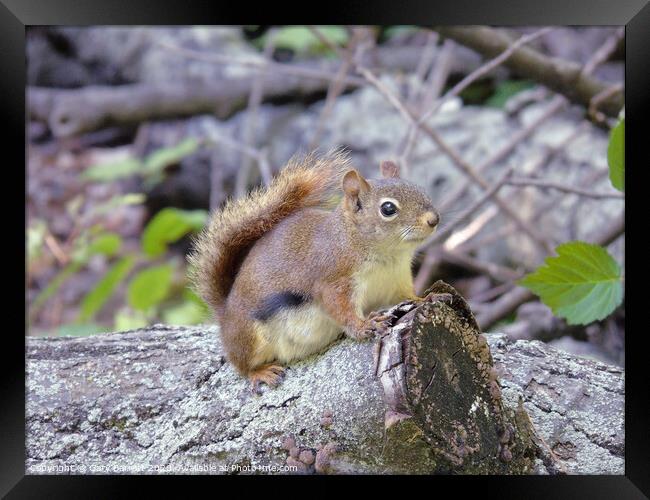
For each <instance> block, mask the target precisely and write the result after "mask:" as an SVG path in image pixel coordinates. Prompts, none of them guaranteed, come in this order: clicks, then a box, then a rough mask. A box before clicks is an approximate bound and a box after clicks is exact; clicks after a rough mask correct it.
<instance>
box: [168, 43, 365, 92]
mask: <svg viewBox="0 0 650 500" xmlns="http://www.w3.org/2000/svg"><path fill="white" fill-rule="evenodd" d="M158 43H159V45H161V46H162V47H164V48H166V49H168V50H170V51H172V52H176V53H177V54H179V55H182V56H184V57H188V58H190V59H196V60H200V61H205V62H207V63H213V64H238V65H240V66H247V67H250V68H264V69H266V70H267V71H268V70H273V71H278V72H280V73H284V74H287V75H292V76H298V77H302V78H315V79H317V80H329V81H331V80H333V79H334V77H333V76H332V74H331V73H330V72H328V71H322V70H319V69H314V68H307V67H301V66H295V65H291V64H284V63H278V62H270V61H264V60H259V59H244V58H241V57H232V56H228V55H224V54H213V53H209V54H207V53H204V52H199V51H196V50H190V49H185V48H183V47H179V46H177V45H173V44H170V43H166V42H158ZM345 83H346V84H348V85H354V86H360V85H364V84H365V82H364V80H363V79H362V78H358V77H354V76H348V77H346V78H345Z"/></svg>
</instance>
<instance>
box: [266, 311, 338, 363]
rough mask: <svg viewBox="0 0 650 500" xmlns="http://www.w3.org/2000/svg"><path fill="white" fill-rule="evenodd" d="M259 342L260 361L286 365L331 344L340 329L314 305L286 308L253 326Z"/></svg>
mask: <svg viewBox="0 0 650 500" xmlns="http://www.w3.org/2000/svg"><path fill="white" fill-rule="evenodd" d="M256 329H257V331H258V334H259V337H260V339H261V342H260V349H259V359H260V362H262V363H264V362H269V361H272V360H277V361H279V362H281V363H288V362H290V361H293V360H298V359H303V358H306V357H307V356H309V355H310V354H313V353H315V352H318V351H320V350H321V349H323V348H324V347H326V346H327V345H329V344H331V343H332V342H333V341H334V340H336V338H337V337H338V336H339V335H340V334H341V333H342V332H343V328H342V327H341V326H340V325H338V324H336V322H335V321H334V320H333V319H332V318H331V317H330V316H328V315H327V314H326V313H325V312H324V311H323V310H322V309H321V307H320V306H318V305H317V304H306V305H303V306H300V307H297V308H294V309H287V310H286V311H283V312H281V313H279V314H277V315H276V316H274V317H273V319H271V320H270V321H267V322H264V323H261V322H260V323H258V324H257V325H256Z"/></svg>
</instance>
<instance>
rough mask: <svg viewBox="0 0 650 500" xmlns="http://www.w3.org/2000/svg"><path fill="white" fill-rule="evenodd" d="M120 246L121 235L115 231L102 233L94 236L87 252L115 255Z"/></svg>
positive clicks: (90, 253)
mask: <svg viewBox="0 0 650 500" xmlns="http://www.w3.org/2000/svg"><path fill="white" fill-rule="evenodd" d="M121 246H122V237H121V236H120V235H119V234H116V233H104V234H100V235H99V236H98V237H97V238H95V239H94V240H93V241H92V242H91V243H90V245H89V246H88V254H89V255H95V254H103V255H106V256H108V257H111V256H113V255H115V254H116V253H117V252H118V251H119V250H120V247H121Z"/></svg>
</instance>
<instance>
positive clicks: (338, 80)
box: [308, 26, 358, 150]
mask: <svg viewBox="0 0 650 500" xmlns="http://www.w3.org/2000/svg"><path fill="white" fill-rule="evenodd" d="M310 30H312V32H313V33H314V34H315V35H316V36H317V37H318V38H319V39H321V40H322V41H323V43H330V44H331V42H330V40H329V39H328V38H327V37H326V36H324V35H323V34H322V33H321V31H320V30H319V29H317V28H316V27H311V26H310ZM357 36H358V32H357V31H353V34H352V36H351V37H350V41H349V43H348V47H347V48H346V50H344V51H340V50H339V48H338V47H336V46H335V45H333V44H332V47H331V49H332V50H334V51H335V52H336V53H337V54H340V55H341V56H342V58H343V63H342V64H341V66H339V68H338V70H337V71H336V74H335V75H334V79H333V80H332V81H331V82H330V85H329V87H328V89H327V96H326V97H325V104H324V105H323V109H322V110H321V113H320V116H319V117H318V122H317V123H316V127H315V130H314V135H313V136H312V138H311V141H310V142H309V147H308V149H309V150H313V149H315V148H316V147H317V146H318V141H319V139H320V136H321V134H322V133H323V129H324V128H325V123H326V122H327V119H328V118H329V116H330V114H331V113H332V109H334V104H335V102H336V99H337V97H338V96H339V95H341V93H342V92H343V90H344V88H345V82H344V80H345V77H346V76H347V74H348V72H349V71H350V68H351V67H352V57H353V51H354V46H355V43H356V39H357Z"/></svg>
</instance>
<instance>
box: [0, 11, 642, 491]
mask: <svg viewBox="0 0 650 500" xmlns="http://www.w3.org/2000/svg"><path fill="white" fill-rule="evenodd" d="M303 5H304V7H303V12H300V11H298V10H296V9H297V8H296V7H292V9H291V11H290V12H289V13H288V14H286V15H284V14H279V12H280V10H279V7H278V5H277V4H275V3H267V4H259V5H258V6H256V7H255V9H250V6H248V11H249V12H248V14H249V15H246V12H243V11H245V10H246V8H247V6H246V5H241V6H239V7H240V9H241V11H240V12H237V11H235V10H234V8H233V6H232V5H230V4H228V5H224V4H216V3H215V4H210V3H208V2H199V1H192V0H185V1H163V0H156V1H152V0H130V1H128V2H127V1H123V0H120V1H118V0H77V1H73V0H43V1H37V0H0V40H1V42H0V58H1V61H2V65H1V66H0V67H1V68H2V70H3V72H2V73H3V74H2V75H1V76H0V106H1V107H2V118H3V122H4V125H5V132H4V133H3V136H2V137H3V142H4V144H3V146H4V148H3V150H4V152H5V155H4V159H5V162H6V163H5V165H4V167H5V170H4V172H3V180H5V186H9V185H10V184H9V183H10V182H11V181H10V180H9V179H12V178H11V175H15V176H16V177H17V182H19V181H20V180H21V179H22V180H23V182H25V184H26V176H20V174H19V173H18V172H19V169H18V165H19V164H20V163H21V161H22V163H23V165H25V161H26V158H25V155H26V152H25V151H26V150H25V147H24V141H25V135H24V134H25V79H26V67H25V66H26V64H25V27H26V26H29V25H140V24H142V25H148V24H151V25H156V24H158V25H160V24H163V25H169V24H174V25H183V24H201V25H206V24H254V23H253V22H252V21H253V20H252V19H251V17H254V18H255V19H254V21H255V23H259V22H260V18H262V19H264V14H266V15H269V16H273V14H275V16H273V17H274V18H275V21H276V23H277V24H310V23H311V24H417V25H429V24H491V25H525V26H532V25H625V26H626V88H625V90H626V92H625V94H626V95H625V101H626V121H627V122H628V123H627V126H626V133H627V135H626V150H627V155H628V160H627V163H628V165H631V166H632V167H631V172H632V173H631V174H630V175H631V176H633V177H635V176H637V175H638V176H640V170H641V169H642V168H643V167H646V168H647V167H648V166H649V165H650V162H649V161H648V153H647V151H648V148H647V146H646V147H644V146H645V144H644V141H645V142H647V140H648V139H647V137H644V136H646V134H645V132H644V131H643V130H644V127H643V121H642V120H643V118H644V117H645V116H647V115H646V113H644V111H646V110H647V108H648V106H647V103H648V96H649V95H650V68H649V66H650V64H649V63H650V56H649V55H648V54H649V51H647V49H646V47H650V5H648V0H617V1H614V0H572V1H568V0H562V1H560V0H551V1H548V0H547V1H544V0H498V1H495V0H491V1H489V2H488V1H486V0H484V1H483V2H481V1H476V0H473V1H470V0H453V1H450V0H447V1H444V2H438V1H436V2H432V1H429V2H425V1H418V2H416V1H406V2H403V1H402V2H386V1H382V2H370V1H363V0H362V1H359V0H355V1H345V2H328V3H327V4H320V7H318V8H315V7H314V5H311V4H309V3H305V4H303ZM251 10H253V11H254V12H255V15H254V16H250V11H251ZM307 12H318V13H319V14H320V15H318V16H308V15H307V14H306V13H307ZM309 17H317V18H318V19H309ZM265 23H266V24H272V23H271V22H270V21H269V20H268V19H265ZM262 24H264V23H262ZM8 152H13V153H15V161H10V160H8V159H7V158H6V153H8ZM636 167H638V169H636ZM635 170H636V171H635ZM12 180H13V179H12ZM11 184H13V182H11ZM626 186H627V187H628V189H627V192H626V202H628V201H630V202H632V206H631V207H632V208H630V209H628V210H626V222H628V219H629V218H630V217H631V216H635V217H642V216H643V215H645V214H647V209H646V208H645V207H642V206H640V207H635V206H634V204H635V203H636V202H637V201H638V200H643V197H642V196H637V195H635V191H637V192H638V191H640V190H641V189H643V187H644V186H643V183H642V182H641V181H640V177H639V180H638V181H637V182H636V183H634V182H630V180H629V179H628V180H627V181H626ZM24 192H25V196H26V185H25V191H24ZM7 195H11V196H7ZM13 196H15V197H16V198H17V199H13ZM2 199H3V201H4V203H5V205H6V206H5V211H4V213H5V214H6V215H5V225H6V224H7V223H13V224H14V225H15V226H16V227H15V230H16V233H17V234H18V232H19V230H20V229H19V228H18V226H19V225H20V224H22V223H23V222H24V224H25V226H26V214H25V220H23V221H21V220H20V218H17V217H14V216H13V213H14V212H15V210H16V207H17V206H19V205H20V204H21V203H22V202H23V201H24V200H23V199H22V198H21V196H20V193H19V190H18V189H17V188H13V186H12V187H11V188H9V189H7V191H6V192H5V193H4V194H3V196H2ZM14 219H15V220H14ZM647 227H648V223H647V221H643V220H641V221H640V222H639V224H638V225H637V226H632V228H631V229H630V228H629V224H628V229H627V231H626V242H627V245H626V248H628V249H635V248H639V249H641V251H642V252H644V253H646V254H647V250H645V248H646V247H645V245H646V243H645V239H646V238H645V236H646V235H645V234H644V231H643V228H647ZM637 228H639V229H637ZM11 229H14V228H13V227H12V228H11ZM17 237H18V238H20V239H21V241H23V245H18V244H16V243H15V240H13V238H11V237H9V236H8V237H7V238H6V239H5V246H6V247H7V248H10V249H11V250H12V251H13V249H14V248H15V249H16V250H15V253H16V254H18V253H20V252H22V254H21V255H17V256H15V259H18V261H20V260H21V259H24V255H25V252H24V251H25V247H24V241H25V240H24V239H22V238H23V237H22V236H21V235H19V236H17ZM9 242H11V243H10V244H9ZM630 254H631V252H627V251H626V255H625V257H626V261H627V265H626V267H627V269H635V270H636V269H639V270H640V269H643V267H642V266H643V265H644V264H643V262H642V261H641V262H639V264H638V267H636V266H637V264H635V263H630V262H629V261H628V260H627V259H628V256H629V255H630ZM12 262H14V261H10V260H9V259H7V260H6V261H5V266H4V268H5V269H9V270H13V268H16V267H18V266H16V265H15V264H12ZM22 262H25V261H24V260H22ZM630 266H632V267H630ZM643 279H644V278H643V277H642V274H641V273H640V272H636V271H635V273H634V274H632V273H628V276H627V277H626V282H625V285H626V287H627V291H628V293H626V321H628V322H629V321H634V320H638V322H639V323H640V324H642V323H641V322H642V321H644V318H643V316H642V314H643V308H642V306H640V305H639V302H640V301H641V300H644V298H645V293H644V292H643V291H642V290H643V289H644V288H645V286H644V285H645V282H644V281H643ZM630 280H632V281H631V283H630ZM635 284H638V285H639V290H640V291H639V292H637V293H634V292H633V290H635V288H636V287H635ZM5 291H6V294H5V299H4V301H5V307H6V309H5V321H6V319H8V318H9V317H12V316H15V315H13V314H12V313H13V311H17V310H21V308H20V306H19V304H18V303H19V301H20V300H21V298H20V293H19V292H17V291H14V290H13V289H11V288H9V287H8V285H5ZM23 297H24V296H23ZM13 302H16V304H15V305H14V304H13ZM24 307H25V317H26V316H27V314H26V313H27V304H26V302H25V303H24ZM646 309H647V306H646ZM637 316H638V318H637ZM630 324H632V323H630ZM15 330H17V328H5V332H4V333H5V335H4V338H3V340H2V343H1V344H0V345H2V346H3V349H2V352H3V357H2V363H0V370H2V377H1V378H0V396H1V399H0V408H1V409H0V432H1V433H2V434H1V436H2V439H1V441H0V495H2V496H3V497H4V496H5V495H7V497H8V498H26V497H27V498H31V497H36V496H38V497H39V498H40V497H41V496H43V495H46V496H47V497H55V498H58V497H59V496H66V497H80V498H82V497H83V498H88V497H92V498H104V497H111V498H114V497H115V496H116V495H117V494H118V493H123V492H124V487H125V486H126V485H129V484H130V485H131V486H128V488H129V489H131V487H132V485H133V480H134V478H121V480H120V481H118V482H115V481H114V479H115V478H113V477H112V476H83V477H79V476H73V477H70V476H66V477H61V476H25V465H24V464H25V442H24V437H25V432H24V431H25V385H24V383H25V377H24V363H25V358H24V355H25V344H24V337H23V338H22V339H21V338H19V337H18V333H17V331H15ZM645 330H647V328H646V329H643V328H641V327H639V328H638V329H635V328H634V327H632V328H628V336H627V338H626V402H625V432H626V452H625V455H626V460H625V475H624V476H567V477H516V478H511V477H502V476H499V477H496V476H492V477H487V478H458V477H456V478H454V477H425V478H422V477H419V478H415V477H408V478H401V479H402V480H407V481H422V480H435V481H440V480H444V481H453V487H454V490H455V492H456V493H458V492H460V491H461V490H462V489H463V488H464V487H465V486H467V485H470V486H478V487H479V488H481V495H482V496H485V495H486V494H487V495H488V496H489V495H490V494H492V495H493V496H498V497H499V498H590V499H596V498H608V499H609V498H648V497H649V496H650V418H649V416H650V413H649V409H650V401H649V399H650V391H649V390H648V387H649V384H648V378H649V377H648V365H649V363H648V361H647V358H648V352H649V351H647V350H645V349H644V347H643V340H644V338H643V337H644V336H645V335H646V333H645ZM156 479H157V480H160V481H163V483H162V484H169V479H170V478H167V480H166V479H165V478H158V477H156ZM177 479H178V478H176V479H175V480H177ZM188 479H198V478H196V477H195V476H192V477H191V478H188ZM323 479H330V478H323V477H320V478H316V480H323ZM338 479H341V478H338ZM382 479H383V478H382ZM303 480H304V478H303ZM310 480H314V479H313V478H312V479H310ZM376 480H377V478H373V481H376ZM125 483H126V484H125ZM487 483H489V486H488V484H487ZM308 484H309V483H304V487H309V486H308ZM301 486H302V485H300V486H299V487H301ZM408 491H409V490H405V493H407V494H408ZM431 494H434V492H433V491H432V493H431Z"/></svg>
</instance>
